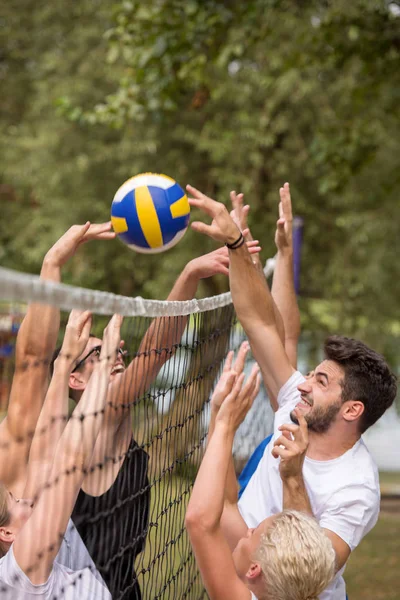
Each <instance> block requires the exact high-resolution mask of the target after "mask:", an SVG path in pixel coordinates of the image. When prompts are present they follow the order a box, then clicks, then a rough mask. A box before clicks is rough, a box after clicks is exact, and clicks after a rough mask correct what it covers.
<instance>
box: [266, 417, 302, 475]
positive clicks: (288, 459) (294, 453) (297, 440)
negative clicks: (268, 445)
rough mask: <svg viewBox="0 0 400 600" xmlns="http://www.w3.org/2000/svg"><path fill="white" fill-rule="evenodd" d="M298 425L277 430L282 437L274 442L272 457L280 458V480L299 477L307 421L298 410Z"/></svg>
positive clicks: (282, 426) (289, 425) (281, 427)
mask: <svg viewBox="0 0 400 600" xmlns="http://www.w3.org/2000/svg"><path fill="white" fill-rule="evenodd" d="M295 414H296V417H297V419H298V422H299V424H298V425H295V424H294V423H286V424H284V425H281V426H280V427H279V428H278V429H279V430H280V431H281V432H282V435H281V436H280V437H278V438H277V439H276V440H275V441H274V447H273V449H272V456H274V457H275V458H278V457H279V456H280V457H281V462H280V465H279V472H280V475H281V478H282V479H289V478H296V477H299V476H301V474H302V470H303V463H304V459H305V456H306V452H307V448H308V427H307V421H306V420H305V418H304V415H303V413H302V412H301V411H300V410H297V409H296V411H295Z"/></svg>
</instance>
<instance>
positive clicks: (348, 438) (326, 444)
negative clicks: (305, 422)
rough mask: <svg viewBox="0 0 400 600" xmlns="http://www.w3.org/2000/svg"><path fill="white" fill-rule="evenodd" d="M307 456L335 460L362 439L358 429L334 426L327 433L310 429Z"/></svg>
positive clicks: (315, 458)
mask: <svg viewBox="0 0 400 600" xmlns="http://www.w3.org/2000/svg"><path fill="white" fill-rule="evenodd" d="M308 439H309V446H308V450H307V457H308V458H311V459H313V460H333V459H335V458H339V456H342V455H343V454H345V452H347V451H348V450H350V448H352V447H353V446H354V444H356V443H357V442H358V440H359V439H360V433H359V432H358V431H356V430H353V429H352V430H350V431H349V430H348V428H346V427H341V426H338V427H336V426H333V427H330V428H329V429H328V431H326V432H325V433H316V432H314V431H309V433H308Z"/></svg>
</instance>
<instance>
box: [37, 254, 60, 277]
mask: <svg viewBox="0 0 400 600" xmlns="http://www.w3.org/2000/svg"><path fill="white" fill-rule="evenodd" d="M60 271H61V267H60V265H59V263H58V262H57V260H56V259H55V257H53V256H51V254H50V255H47V254H46V256H45V257H44V260H43V263H42V268H41V270H40V277H41V278H42V279H50V280H52V281H55V280H56V281H60Z"/></svg>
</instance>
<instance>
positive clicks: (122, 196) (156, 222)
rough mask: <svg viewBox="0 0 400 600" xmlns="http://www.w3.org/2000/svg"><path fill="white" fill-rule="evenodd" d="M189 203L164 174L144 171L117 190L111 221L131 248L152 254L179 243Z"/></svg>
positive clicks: (186, 220) (173, 181)
mask: <svg viewBox="0 0 400 600" xmlns="http://www.w3.org/2000/svg"><path fill="white" fill-rule="evenodd" d="M189 219H190V205H189V202H188V199H187V196H186V194H185V192H184V190H183V189H182V188H181V187H180V185H178V184H177V183H176V181H175V180H174V179H172V178H171V177H168V176H167V175H159V174H156V173H143V174H141V175H136V176H135V177H131V179H128V181H125V183H123V184H122V185H121V187H120V188H119V189H118V190H117V192H116V194H115V196H114V199H113V201H112V205H111V222H112V226H113V229H114V231H115V232H116V233H117V235H118V237H119V238H120V239H121V240H122V241H123V242H125V244H127V246H128V247H129V248H131V249H132V250H136V251H137V252H142V253H145V254H155V253H157V252H164V250H169V248H172V247H173V246H175V244H177V243H178V242H179V240H180V239H182V237H183V236H184V234H185V231H186V229H187V227H188V225H189Z"/></svg>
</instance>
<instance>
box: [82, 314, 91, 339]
mask: <svg viewBox="0 0 400 600" xmlns="http://www.w3.org/2000/svg"><path fill="white" fill-rule="evenodd" d="M87 312H88V315H87V317H86V320H85V321H84V323H83V326H82V330H81V337H82V338H83V339H86V338H87V339H89V334H90V330H91V328H92V314H91V313H90V312H89V311H87Z"/></svg>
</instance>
